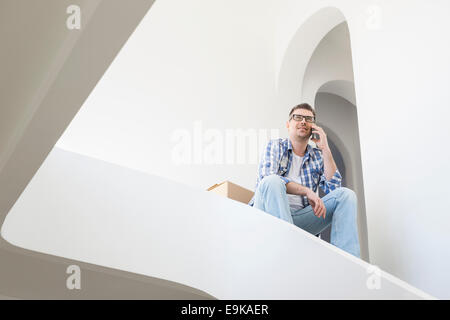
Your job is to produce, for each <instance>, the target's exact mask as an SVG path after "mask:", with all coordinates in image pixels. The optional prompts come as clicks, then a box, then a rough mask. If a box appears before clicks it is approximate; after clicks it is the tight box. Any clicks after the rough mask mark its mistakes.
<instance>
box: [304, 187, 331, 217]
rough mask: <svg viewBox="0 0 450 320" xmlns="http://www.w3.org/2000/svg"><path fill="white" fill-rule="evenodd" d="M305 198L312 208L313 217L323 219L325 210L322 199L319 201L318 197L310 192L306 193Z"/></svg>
mask: <svg viewBox="0 0 450 320" xmlns="http://www.w3.org/2000/svg"><path fill="white" fill-rule="evenodd" d="M306 197H307V198H308V202H309V204H310V205H311V207H312V208H313V211H314V215H316V216H317V217H318V218H320V217H321V216H323V218H324V219H325V216H326V214H327V209H326V208H325V205H324V203H323V201H322V199H320V198H319V196H318V195H317V194H316V193H315V192H313V191H312V190H310V191H308V192H307V193H306Z"/></svg>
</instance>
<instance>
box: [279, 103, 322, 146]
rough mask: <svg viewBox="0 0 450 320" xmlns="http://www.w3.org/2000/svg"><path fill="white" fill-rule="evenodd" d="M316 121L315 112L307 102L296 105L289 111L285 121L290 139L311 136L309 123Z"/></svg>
mask: <svg viewBox="0 0 450 320" xmlns="http://www.w3.org/2000/svg"><path fill="white" fill-rule="evenodd" d="M315 122H316V113H315V111H314V109H313V108H312V107H311V106H310V105H309V104H307V103H301V104H299V105H296V106H295V107H293V108H292V109H291V112H289V119H288V121H287V122H286V128H287V129H288V133H289V138H291V140H299V139H300V140H305V139H309V137H310V136H311V125H312V124H314V123H315Z"/></svg>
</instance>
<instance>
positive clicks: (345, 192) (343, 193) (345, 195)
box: [334, 187, 357, 202]
mask: <svg viewBox="0 0 450 320" xmlns="http://www.w3.org/2000/svg"><path fill="white" fill-rule="evenodd" d="M334 191H336V192H337V193H338V197H339V198H340V199H341V200H342V201H351V202H356V201H357V198H356V193H355V191H353V190H352V189H349V188H346V187H341V188H338V189H335V190H334Z"/></svg>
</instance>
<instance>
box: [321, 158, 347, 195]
mask: <svg viewBox="0 0 450 320" xmlns="http://www.w3.org/2000/svg"><path fill="white" fill-rule="evenodd" d="M324 172H325V169H324V165H323V161H322V167H321V176H320V181H319V186H320V188H321V189H322V190H323V192H324V193H325V194H328V193H329V192H331V191H333V190H335V189H337V188H340V187H341V184H342V176H341V173H340V172H339V170H338V169H337V168H336V171H335V172H334V175H333V176H332V177H331V179H330V180H327V178H326V177H325V174H324Z"/></svg>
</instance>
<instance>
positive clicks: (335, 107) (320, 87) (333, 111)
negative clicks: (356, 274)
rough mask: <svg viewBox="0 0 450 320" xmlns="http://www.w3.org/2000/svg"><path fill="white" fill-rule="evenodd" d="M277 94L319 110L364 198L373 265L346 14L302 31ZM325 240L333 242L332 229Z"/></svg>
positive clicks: (364, 251) (350, 180)
mask: <svg viewBox="0 0 450 320" xmlns="http://www.w3.org/2000/svg"><path fill="white" fill-rule="evenodd" d="M277 89H278V94H279V98H280V104H281V105H288V106H290V105H294V104H296V103H298V102H300V101H301V102H307V103H309V104H311V105H312V106H314V108H315V109H316V112H317V118H318V124H319V125H320V126H322V127H323V128H324V130H325V132H326V133H327V136H328V140H329V145H330V148H331V149H332V153H333V157H334V159H335V162H336V163H337V165H338V168H339V170H340V171H341V173H342V174H343V186H346V187H348V188H350V189H352V190H354V191H355V193H356V194H357V196H358V228H359V236H360V246H361V258H362V259H363V260H365V261H369V247H368V236H367V223H366V211H365V198H364V186H363V175H362V165H361V151H360V144H359V129H358V117H357V108H356V106H357V102H356V96H355V89H354V77H353V64H352V52H351V43H350V33H349V29H348V26H347V22H346V19H345V17H344V15H343V14H342V13H341V11H340V10H338V9H336V8H332V7H327V8H323V9H321V10H319V11H318V12H316V13H315V14H313V15H312V16H311V17H310V18H309V19H308V20H307V21H306V22H305V23H304V24H302V25H301V26H300V27H299V28H298V30H297V32H296V33H295V35H294V36H293V38H292V40H291V41H290V43H289V45H288V46H287V49H286V52H285V53H284V55H283V59H282V61H281V63H280V69H279V74H278V78H277ZM321 237H322V239H324V240H328V241H329V234H327V230H325V232H323V233H322V235H321Z"/></svg>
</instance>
